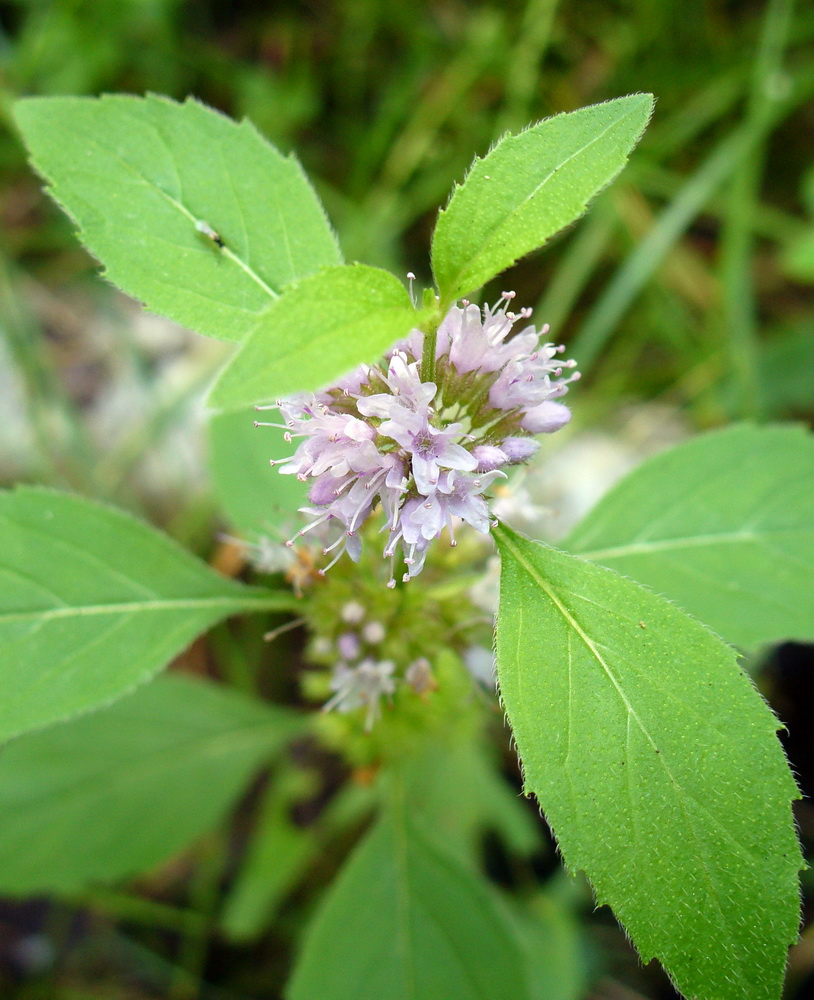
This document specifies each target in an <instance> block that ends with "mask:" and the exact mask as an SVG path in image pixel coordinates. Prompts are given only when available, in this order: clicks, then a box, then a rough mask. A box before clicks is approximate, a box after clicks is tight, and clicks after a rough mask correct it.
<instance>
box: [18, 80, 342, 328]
mask: <svg viewBox="0 0 814 1000" xmlns="http://www.w3.org/2000/svg"><path fill="white" fill-rule="evenodd" d="M15 115H16V118H17V122H18V124H19V126H20V130H21V131H22V133H23V137H24V139H25V142H26V145H27V146H28V149H29V150H30V152H31V159H32V162H33V164H34V166H35V167H36V169H37V170H38V171H39V173H40V174H42V176H43V177H44V178H45V179H46V180H47V181H48V183H49V191H50V193H51V194H52V195H53V197H54V198H55V199H56V200H57V201H58V202H59V204H60V205H61V206H62V207H63V208H64V209H65V211H66V212H67V213H68V214H69V215H70V216H71V218H72V219H74V221H75V222H76V223H77V225H78V226H79V228H80V233H79V235H80V237H81V239H82V241H83V242H84V243H85V245H86V246H87V247H88V249H89V250H90V251H91V253H93V254H94V256H96V257H97V258H98V259H99V260H100V261H101V262H102V264H103V265H104V267H105V275H106V277H108V278H109V279H110V280H111V281H112V282H114V283H115V284H116V285H118V286H119V287H120V288H122V289H123V290H124V291H125V292H127V293H128V294H129V295H133V296H134V297H135V298H137V299H139V300H140V301H142V302H143V303H144V304H145V305H146V306H147V308H148V309H151V310H153V311H154V312H157V313H161V314H162V315H163V316H168V317H169V318H170V319H173V320H175V321H176V322H178V323H182V324H184V325H185V326H188V327H190V328H191V329H193V330H196V331H197V332H198V333H204V334H207V335H209V336H212V337H219V338H221V339H223V340H234V341H236V340H241V339H242V337H243V336H244V335H245V334H246V333H247V331H248V330H249V329H251V327H253V326H254V325H255V323H256V322H257V318H258V316H259V314H260V313H261V312H262V311H263V310H264V309H265V308H266V307H267V306H268V304H269V303H270V302H271V301H273V300H274V299H275V298H276V297H277V296H278V295H279V294H280V292H281V291H282V290H283V288H285V286H286V285H288V284H290V283H291V282H292V281H294V280H295V279H296V278H301V277H303V276H304V275H306V274H311V273H312V272H313V271H316V270H318V269H319V268H320V267H323V266H326V265H330V264H338V263H340V262H341V255H340V252H339V248H338V246H337V243H336V239H335V237H334V235H333V232H332V231H331V227H330V226H329V224H328V221H327V219H326V217H325V213H324V211H323V209H322V206H321V205H320V203H319V200H318V198H317V196H316V194H315V193H314V191H313V189H312V188H311V186H310V185H309V183H308V180H307V179H306V177H305V174H304V173H303V171H302V169H301V167H300V165H299V164H298V163H297V161H296V160H295V159H294V158H293V157H291V156H289V157H285V156H282V155H281V154H280V153H279V152H278V151H277V150H276V149H275V148H274V147H273V146H272V145H271V144H270V143H269V142H267V141H266V140H265V139H264V138H263V137H262V136H261V135H260V133H259V132H258V131H257V130H256V129H255V127H254V126H253V125H252V124H251V122H248V121H243V122H241V123H240V124H238V123H237V122H234V121H232V120H231V119H229V118H226V117H225V116H224V115H221V114H219V113H218V112H217V111H214V110H212V109H211V108H207V107H206V106H205V105H203V104H201V103H200V102H198V101H196V100H193V99H188V100H186V101H185V102H184V103H183V104H178V103H176V102H175V101H171V100H169V99H168V98H166V97H157V96H155V95H152V94H151V95H149V96H147V97H146V98H142V97H134V96H130V95H124V94H116V95H112V94H108V95H105V96H104V97H101V98H92V97H46V98H27V99H25V100H22V101H20V102H18V103H17V105H16V106H15ZM207 234H209V235H207ZM213 234H214V235H213ZM215 236H217V237H218V239H219V240H220V241H221V242H222V243H223V246H222V247H221V246H219V245H218V243H217V242H216V240H215Z"/></svg>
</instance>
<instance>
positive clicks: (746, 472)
mask: <svg viewBox="0 0 814 1000" xmlns="http://www.w3.org/2000/svg"><path fill="white" fill-rule="evenodd" d="M812 483H814V437H812V436H811V435H810V434H807V433H806V431H805V430H804V429H803V428H802V427H789V426H786V427H781V426H777V427H750V426H748V425H741V426H735V427H730V428H727V429H726V430H722V431H715V432H713V433H710V434H704V435H701V436H699V437H697V438H694V439H693V440H692V441H689V442H687V443H686V444H682V445H679V446H678V447H677V448H673V449H672V450H670V451H668V452H664V453H662V454H660V455H657V456H656V457H655V458H651V459H650V460H649V461H648V462H646V463H645V464H644V465H642V466H641V467H640V468H638V469H636V470H635V471H634V472H633V473H631V475H629V476H627V477H626V478H625V479H624V480H622V482H621V483H619V484H618V485H617V486H616V487H615V488H614V489H612V490H611V491H610V493H608V495H607V496H606V497H604V499H602V500H600V502H599V503H598V504H597V506H596V507H595V508H594V510H593V511H592V512H591V513H590V514H589V515H588V516H587V517H586V518H585V519H584V520H583V521H582V523H581V524H580V525H578V526H577V528H576V529H575V530H574V532H573V534H572V535H571V537H570V538H569V539H568V541H567V542H566V543H565V545H564V547H565V548H567V549H569V550H570V551H572V552H576V553H579V554H581V555H584V556H585V557H586V558H588V559H592V560H595V561H596V562H600V563H602V565H603V566H610V567H611V568H612V569H615V570H618V571H619V572H620V573H624V574H625V575H626V576H631V577H633V578H634V579H636V580H639V581H640V582H641V583H645V584H647V586H649V587H651V588H652V589H653V590H656V591H658V592H659V593H661V594H664V595H665V596H666V597H668V598H669V599H670V600H672V601H675V602H676V603H677V604H679V605H680V606H681V607H682V608H684V610H685V611H688V612H690V613H691V614H693V615H695V616H696V617H697V618H700V619H701V621H703V622H705V623H706V624H707V625H709V626H711V627H712V628H713V629H714V630H715V631H716V632H718V633H719V634H720V635H722V636H723V637H724V638H725V639H727V640H728V641H729V642H734V643H737V644H738V645H741V646H744V647H747V648H748V647H753V646H756V645H759V644H761V643H767V642H772V641H774V640H779V639H790V638H797V639H812V638H814V574H812V572H811V567H812V565H814V490H812Z"/></svg>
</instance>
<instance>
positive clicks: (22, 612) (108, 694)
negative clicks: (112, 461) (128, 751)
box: [0, 487, 292, 740]
mask: <svg viewBox="0 0 814 1000" xmlns="http://www.w3.org/2000/svg"><path fill="white" fill-rule="evenodd" d="M291 601H292V598H291V597H290V595H288V594H286V593H279V594H274V593H271V592H268V591H263V590H255V589H254V588H249V587H243V586H241V585H239V584H236V583H233V582H232V581H231V580H227V579H224V578H223V577H221V576H218V574H216V573H214V572H213V571H212V570H211V569H209V567H208V566H206V565H205V564H204V563H202V562H200V561H199V560H198V559H196V558H194V556H192V555H190V554H189V553H188V552H185V551H184V550H183V549H181V548H180V547H179V546H177V545H176V544H175V543H174V542H172V541H171V540H170V539H169V538H167V537H166V536H164V535H162V534H160V533H159V532H157V531H155V530H154V529H152V528H150V527H148V526H147V525H146V524H142V523H141V522H140V521H137V520H135V519H134V518H132V517H130V516H129V515H127V514H123V513H121V512H120V511H116V510H112V509H111V508H108V507H104V506H102V505H100V504H97V503H91V502H90V501H88V500H84V499H82V498H81V497H76V496H70V495H69V494H66V493H57V492H54V491H51V490H42V489H31V488H29V487H21V488H19V489H17V490H15V491H14V492H13V493H2V494H0V646H2V650H3V656H2V659H0V740H6V739H8V738H9V737H11V736H16V735H17V734H19V733H23V732H25V731H26V730H28V729H35V728H38V727H40V726H44V725H47V724H48V723H51V722H56V721H57V720H60V719H66V718H68V717H69V716H71V715H75V714H76V713H78V712H85V711H88V710H89V709H91V708H96V707H98V706H99V705H103V704H105V703H106V702H109V701H111V700H112V699H114V698H119V697H121V696H122V695H124V694H126V693H127V692H128V691H130V690H131V689H132V688H134V687H135V686H136V685H137V684H141V683H143V682H144V681H146V680H148V679H149V678H150V677H152V676H153V675H154V674H155V673H157V672H158V671H159V670H161V668H162V667H164V666H166V664H167V663H168V662H169V661H170V660H171V659H172V658H173V657H174V656H176V655H177V654H178V653H180V652H181V651H182V650H183V649H184V647H185V646H187V645H188V644H189V642H191V641H192V639H194V638H195V636H196V635H198V634H199V633H201V632H203V631H205V630H206V629H207V628H209V627H210V626H211V625H213V624H214V623H215V622H217V621H220V619H222V618H225V617H227V616H228V615H233V614H237V613H238V612H241V611H248V610H255V611H262V610H265V609H285V608H287V607H289V606H290V604H291Z"/></svg>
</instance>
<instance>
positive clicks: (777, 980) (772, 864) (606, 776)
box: [495, 526, 802, 1000]
mask: <svg viewBox="0 0 814 1000" xmlns="http://www.w3.org/2000/svg"><path fill="white" fill-rule="evenodd" d="M495 537H496V539H497V543H498V547H499V549H500V554H501V557H502V574H501V597H500V611H499V615H498V626H497V660H498V679H499V683H500V691H501V695H502V698H503V703H504V706H505V708H506V712H507V714H508V717H509V722H510V724H511V726H512V730H513V731H514V736H515V739H516V741H517V749H518V752H519V754H520V757H521V760H522V761H523V765H524V770H525V786H526V790H527V792H529V793H531V792H533V793H534V794H535V795H536V796H537V799H538V800H539V802H540V805H541V807H542V809H543V811H544V812H545V814H546V817H547V819H548V821H549V823H550V824H551V827H552V829H553V830H554V833H555V835H556V837H557V840H558V842H559V845H560V849H561V851H562V855H563V858H564V860H565V863H566V864H567V865H568V867H569V868H570V869H571V870H572V871H577V870H579V869H582V870H584V871H585V873H586V875H587V876H588V878H589V879H590V880H591V882H592V884H593V886H594V889H595V891H596V896H597V900H598V902H599V903H607V904H609V905H610V906H612V907H613V909H614V911H615V913H616V915H617V917H618V918H619V920H620V921H621V922H622V924H623V925H624V926H625V928H626V929H627V931H628V933H629V934H630V936H631V938H632V940H633V943H634V944H635V945H636V947H637V948H638V950H639V952H640V953H641V955H642V958H643V959H644V961H649V960H650V959H651V958H653V957H656V958H658V959H659V961H660V962H661V963H662V964H663V965H664V967H665V969H666V970H667V972H668V973H669V974H670V976H671V977H672V979H673V980H674V981H675V983H676V985H677V986H678V988H679V990H681V992H682V993H684V994H685V996H687V997H697V998H698V1000H770V998H771V1000H777V998H778V997H779V994H780V989H781V985H782V981H783V971H784V968H785V963H786V952H787V948H788V946H789V944H791V943H792V942H793V941H794V940H795V939H796V937H797V930H798V921H799V906H800V897H799V887H798V878H797V872H798V870H799V868H800V867H801V863H802V859H801V856H800V850H799V846H798V844H797V838H796V835H795V829H794V823H793V820H792V815H791V808H790V800H791V799H793V798H797V797H798V792H797V789H796V786H795V784H794V780H793V778H792V776H791V774H790V772H789V769H788V767H787V765H786V761H785V758H784V756H783V751H782V750H781V748H780V744H779V742H778V740H777V737H776V730H777V728H778V725H779V724H778V721H777V719H776V718H775V717H774V715H772V713H771V711H770V710H769V708H768V707H767V706H766V704H765V702H763V700H762V699H761V698H760V696H759V695H758V693H757V692H756V691H755V689H754V687H753V685H752V683H751V681H750V680H749V679H748V677H747V676H746V675H745V674H744V673H743V672H742V671H741V670H740V669H739V668H738V666H737V663H736V660H735V654H734V652H733V651H732V650H731V649H730V648H729V647H727V646H725V645H724V644H723V643H722V642H721V641H720V640H719V639H717V638H716V637H715V636H714V635H713V634H712V633H711V632H710V631H708V630H707V629H706V628H705V627H704V626H703V625H700V624H699V623H698V622H696V621H694V620H693V619H691V618H688V617H687V616H686V615H684V614H683V613H682V612H681V611H679V610H678V609H677V608H675V607H673V605H671V604H669V603H668V602H667V601H665V600H664V599H663V598H661V597H658V596H657V595H656V594H652V593H650V591H648V590H645V589H644V588H643V587H640V586H639V585H638V584H636V583H634V582H633V581H632V580H628V579H626V578H625V577H621V576H619V575H618V574H617V573H614V572H613V571H612V570H609V569H605V568H603V567H601V566H596V565H593V564H592V563H588V562H585V561H584V560H582V559H579V558H577V557H575V556H571V555H566V554H565V553H561V552H557V551H555V550H554V549H550V548H547V547H546V546H544V545H541V544H539V543H536V542H532V541H529V540H528V539H526V538H523V537H522V536H519V535H516V534H515V533H514V532H512V531H510V530H509V529H508V528H506V527H503V526H500V527H498V528H496V529H495Z"/></svg>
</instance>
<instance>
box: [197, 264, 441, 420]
mask: <svg viewBox="0 0 814 1000" xmlns="http://www.w3.org/2000/svg"><path fill="white" fill-rule="evenodd" d="M422 319H424V314H423V313H421V312H417V311H416V310H415V309H414V308H413V305H412V303H411V302H410V297H409V295H408V294H407V291H406V289H405V288H404V286H403V285H402V284H401V282H400V281H398V279H397V278H394V277H393V275H392V274H390V273H389V272H387V271H382V270H380V269H379V268H376V267H367V266H365V265H363V264H354V265H353V266H349V267H348V266H345V267H331V268H326V269H325V270H323V271H320V272H319V274H314V275H311V276H310V277H308V278H303V280H302V281H299V282H297V284H296V285H293V286H292V287H291V288H289V289H287V291H286V292H285V294H284V295H283V296H282V297H281V298H279V299H278V300H277V301H276V302H275V303H274V304H273V305H272V306H270V307H269V309H268V310H267V311H266V313H265V315H264V316H263V318H262V319H261V321H260V323H259V324H258V325H257V327H256V329H255V330H254V331H253V332H252V334H251V335H250V336H249V338H248V339H247V340H246V342H245V343H244V344H243V346H242V348H241V349H240V350H239V351H238V352H237V354H235V356H234V357H233V358H232V360H231V362H230V363H229V365H228V366H227V367H226V369H225V370H224V371H223V373H222V375H221V377H220V379H219V380H218V382H217V383H216V384H215V388H214V389H213V390H212V395H211V397H210V400H209V401H210V403H211V404H212V405H213V406H217V407H221V408H223V409H237V408H239V407H243V406H246V405H248V404H250V403H259V402H263V401H268V400H272V401H273V400H275V399H278V398H279V397H281V396H287V395H290V394H291V393H293V392H298V391H300V390H308V389H319V388H321V387H322V386H324V385H327V384H328V383H329V382H331V381H333V380H334V379H336V378H338V377H339V376H340V375H344V374H345V373H346V372H347V371H349V370H350V369H351V368H353V367H354V366H355V365H358V364H361V363H362V362H365V361H366V362H374V361H377V360H378V359H379V358H380V357H381V355H382V354H384V352H385V351H386V350H387V348H388V347H392V346H393V344H394V343H395V342H396V341H397V340H400V339H402V338H404V337H406V336H407V334H408V333H409V332H410V330H412V329H413V328H414V327H417V326H418V325H419V323H420V322H421V320H422Z"/></svg>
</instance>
